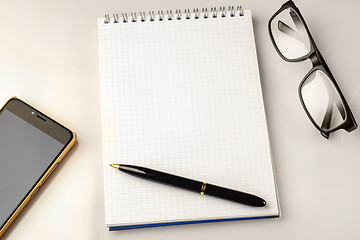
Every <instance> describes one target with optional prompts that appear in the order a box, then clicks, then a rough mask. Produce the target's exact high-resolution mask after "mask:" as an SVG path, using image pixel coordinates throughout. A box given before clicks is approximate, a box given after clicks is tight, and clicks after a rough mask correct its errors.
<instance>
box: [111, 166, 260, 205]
mask: <svg viewBox="0 0 360 240" xmlns="http://www.w3.org/2000/svg"><path fill="white" fill-rule="evenodd" d="M110 166H111V167H113V168H115V169H118V170H120V171H122V172H125V173H128V174H130V175H133V176H136V177H140V178H143V179H146V180H153V181H156V182H160V183H164V184H168V185H171V186H176V187H180V188H183V189H187V190H190V191H193V192H200V194H201V195H209V196H213V197H218V198H222V199H226V200H229V201H233V202H237V203H242V204H246V205H249V206H254V207H264V206H265V205H266V201H265V200H264V199H262V198H260V197H257V196H255V195H252V194H249V193H245V192H240V191H236V190H232V189H228V188H224V187H219V186H216V185H213V184H209V183H205V182H200V181H196V180H192V179H189V178H184V177H180V176H176V175H172V174H169V173H164V172H160V171H157V170H153V169H150V168H145V167H140V166H134V165H126V164H110Z"/></svg>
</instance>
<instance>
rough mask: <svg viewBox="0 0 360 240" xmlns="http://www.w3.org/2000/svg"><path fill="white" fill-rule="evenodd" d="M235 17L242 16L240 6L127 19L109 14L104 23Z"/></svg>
mask: <svg viewBox="0 0 360 240" xmlns="http://www.w3.org/2000/svg"><path fill="white" fill-rule="evenodd" d="M235 16H244V11H243V9H242V7H241V6H237V7H236V8H235V7H234V6H230V7H229V8H228V9H226V8H225V7H220V8H219V10H217V8H216V7H212V8H210V11H208V9H207V8H202V9H201V11H200V10H199V9H198V8H194V9H193V10H192V11H190V9H185V10H184V11H183V13H182V11H181V10H180V9H177V10H175V13H174V14H173V11H172V10H166V13H164V11H158V12H157V13H155V12H154V11H150V12H148V13H145V12H140V13H139V14H137V13H135V12H132V13H130V15H129V17H128V14H127V13H121V14H117V13H116V14H113V16H112V17H110V15H109V14H105V18H104V23H105V24H108V23H120V22H122V23H128V22H137V21H140V22H146V21H164V20H167V21H172V20H182V19H185V20H188V19H200V18H203V19H207V18H218V17H221V18H224V17H235Z"/></svg>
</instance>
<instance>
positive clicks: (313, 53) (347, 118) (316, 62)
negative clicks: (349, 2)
mask: <svg viewBox="0 0 360 240" xmlns="http://www.w3.org/2000/svg"><path fill="white" fill-rule="evenodd" d="M288 8H291V9H292V10H293V11H295V12H296V14H297V15H298V16H299V18H300V20H301V22H302V23H303V25H304V27H305V30H306V32H307V34H308V36H309V41H310V52H309V53H308V54H306V55H304V56H302V57H299V58H295V59H288V58H286V57H285V56H284V55H283V54H282V53H281V51H280V49H279V48H278V46H277V45H276V42H275V39H274V36H273V34H272V31H271V22H272V21H273V19H274V18H275V17H276V16H277V15H279V14H280V13H281V12H282V11H284V10H285V9H288ZM268 30H269V34H270V39H271V41H272V44H273V45H274V47H275V49H276V51H277V52H278V54H279V55H280V57H281V58H282V59H283V60H285V61H287V62H301V61H305V60H307V59H310V61H311V63H312V65H313V66H312V69H311V70H310V71H309V72H308V73H307V74H306V75H305V77H304V78H303V80H302V81H301V82H300V85H299V88H298V94H299V98H300V102H301V104H302V106H303V108H304V110H305V112H306V114H307V116H308V117H309V119H310V120H311V122H312V123H313V124H314V126H315V127H316V128H317V129H318V130H319V131H320V132H321V135H322V136H324V137H325V138H329V135H330V133H331V132H334V131H336V130H339V129H344V130H346V131H348V132H351V131H353V130H355V129H356V128H357V124H356V121H355V118H354V116H353V114H352V112H351V110H350V107H349V105H348V103H347V102H346V100H345V97H344V96H343V94H342V92H341V91H340V88H339V86H338V84H337V83H336V81H335V78H334V76H333V75H332V73H331V72H330V69H329V67H328V66H327V64H326V62H325V60H324V58H323V57H322V55H321V53H320V51H319V49H318V48H317V46H316V44H315V41H314V39H313V37H312V35H311V34H310V31H309V28H308V26H307V25H306V22H305V20H304V18H303V16H302V15H301V13H300V11H299V9H298V8H297V7H296V6H295V3H294V2H293V1H291V0H290V1H288V2H286V3H284V4H283V5H282V6H281V8H280V9H279V10H278V11H277V12H276V13H275V14H274V15H273V16H272V17H271V18H270V20H269V24H268ZM317 70H320V71H322V72H323V73H324V74H326V75H327V77H328V78H329V79H330V81H331V82H332V84H333V86H334V87H335V89H336V91H337V92H338V94H339V97H340V100H341V101H342V104H343V108H344V111H342V110H340V108H339V110H340V112H341V114H342V116H343V118H344V122H343V123H341V124H340V125H339V126H336V127H334V128H331V129H328V130H325V129H322V128H321V127H319V126H318V125H317V124H316V122H315V121H314V119H313V118H312V116H311V115H310V113H309V111H308V110H307V108H306V106H305V103H304V99H303V97H302V94H301V89H302V87H303V86H304V83H305V81H306V80H307V78H308V77H309V76H310V75H311V74H312V73H313V72H315V71H317ZM328 107H329V106H328ZM330 123H331V114H330V116H329V115H326V116H325V117H324V121H323V124H322V127H325V128H329V127H330Z"/></svg>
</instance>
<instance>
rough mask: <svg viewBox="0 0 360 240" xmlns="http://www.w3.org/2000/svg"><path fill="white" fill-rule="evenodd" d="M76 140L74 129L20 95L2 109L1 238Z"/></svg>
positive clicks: (0, 148)
mask: <svg viewBox="0 0 360 240" xmlns="http://www.w3.org/2000/svg"><path fill="white" fill-rule="evenodd" d="M75 142H76V135H75V133H74V132H72V131H71V130H69V129H67V128H66V127H64V126H63V125H61V124H59V123H57V122H56V121H54V120H53V119H51V118H50V117H48V116H46V115H45V114H43V113H41V112H40V111H38V110H36V109H35V108H33V107H31V106H30V105H29V104H27V103H25V102H24V101H22V100H20V99H18V98H11V99H10V100H8V101H7V102H6V104H5V105H4V106H3V107H2V108H1V110H0V237H1V236H2V235H3V233H4V232H5V230H6V229H7V228H8V227H9V225H10V224H11V223H12V222H13V221H14V219H15V218H16V217H17V216H18V215H19V213H20V212H21V210H22V209H23V208H24V207H25V205H26V204H27V203H28V202H29V201H30V199H31V198H32V197H33V196H34V195H35V193H36V192H37V191H38V190H39V188H40V187H41V185H42V184H43V183H44V182H45V181H46V179H47V178H48V177H49V176H50V174H51V173H52V172H53V171H54V169H55V168H56V167H57V165H58V164H59V163H60V161H61V159H62V158H63V157H64V156H65V154H66V153H67V152H68V151H69V150H70V148H71V147H72V146H73V145H74V143H75Z"/></svg>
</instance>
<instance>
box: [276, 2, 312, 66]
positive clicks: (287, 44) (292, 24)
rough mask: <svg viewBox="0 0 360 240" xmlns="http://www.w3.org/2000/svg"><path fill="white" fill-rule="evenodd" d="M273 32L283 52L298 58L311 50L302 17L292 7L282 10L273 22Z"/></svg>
mask: <svg viewBox="0 0 360 240" xmlns="http://www.w3.org/2000/svg"><path fill="white" fill-rule="evenodd" d="M270 29H271V33H272V35H273V37H274V40H275V44H276V46H277V48H278V49H279V51H280V52H281V54H282V55H283V56H284V57H285V58H287V59H296V58H300V57H303V56H305V55H306V54H308V53H309V52H310V39H309V36H308V34H307V31H306V29H305V26H304V24H303V22H302V21H301V19H300V17H299V16H298V15H297V13H296V12H295V11H294V10H293V9H292V8H286V9H284V10H283V11H281V12H280V13H279V14H278V15H276V16H275V18H274V19H273V20H272V22H271V28H270Z"/></svg>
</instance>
